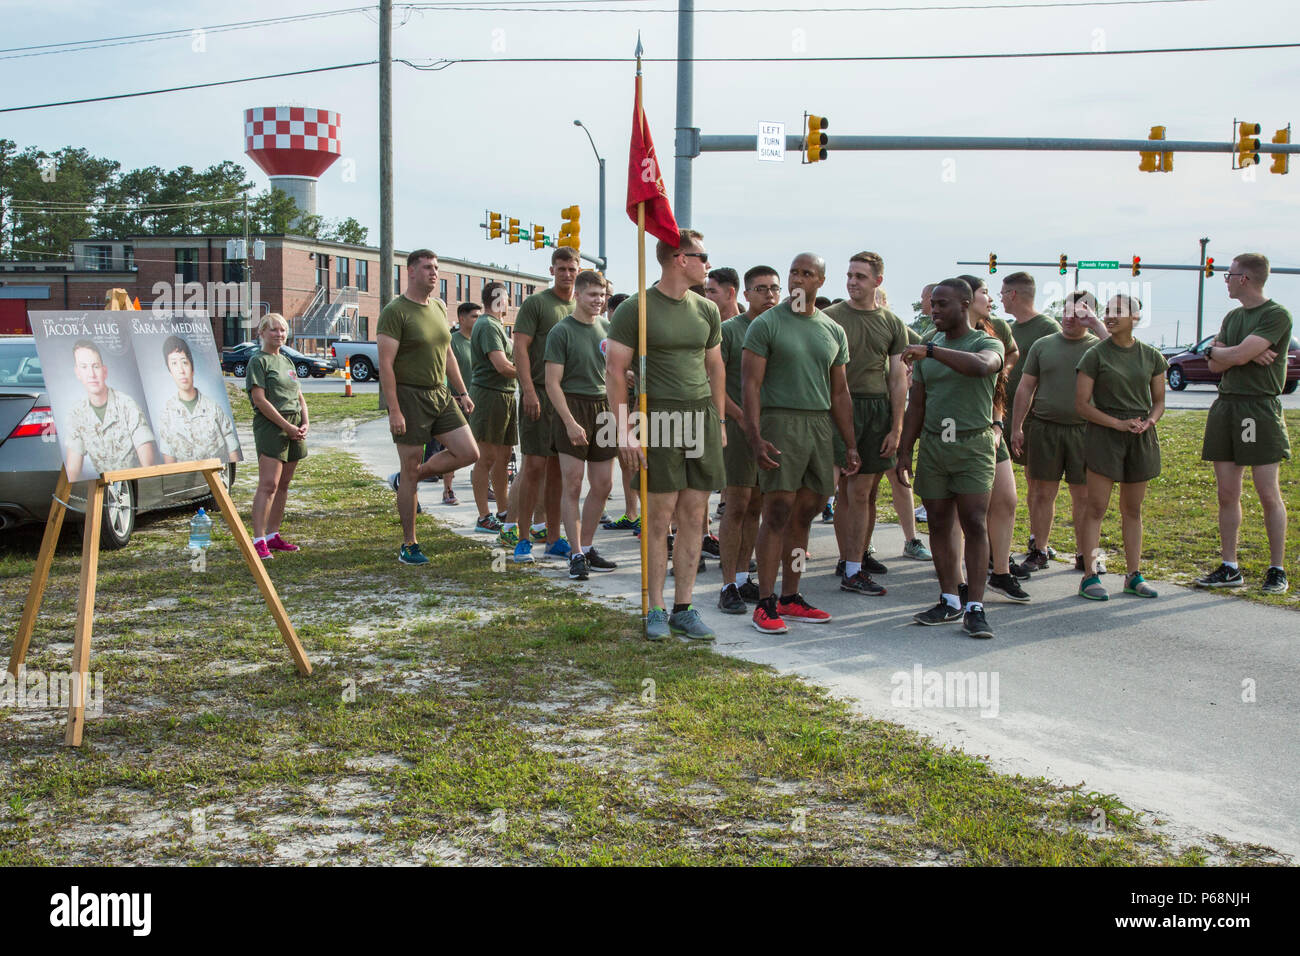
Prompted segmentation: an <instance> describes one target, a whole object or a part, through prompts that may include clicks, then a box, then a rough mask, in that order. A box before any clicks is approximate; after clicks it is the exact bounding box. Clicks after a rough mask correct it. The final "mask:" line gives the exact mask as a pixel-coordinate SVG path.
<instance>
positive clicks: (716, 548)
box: [700, 534, 722, 558]
mask: <svg viewBox="0 0 1300 956" xmlns="http://www.w3.org/2000/svg"><path fill="white" fill-rule="evenodd" d="M700 553H701V554H711V555H713V556H714V557H715V558H718V557H721V556H722V543H721V542H720V541H719V540H718V536H717V535H716V534H706V535H705V536H704V540H703V541H701V542H700Z"/></svg>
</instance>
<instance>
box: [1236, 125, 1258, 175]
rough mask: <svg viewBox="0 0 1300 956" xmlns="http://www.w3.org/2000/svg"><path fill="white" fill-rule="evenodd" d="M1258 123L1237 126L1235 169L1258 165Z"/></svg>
mask: <svg viewBox="0 0 1300 956" xmlns="http://www.w3.org/2000/svg"><path fill="white" fill-rule="evenodd" d="M1258 135H1259V124H1258V123H1238V124H1237V165H1236V166H1235V167H1234V168H1235V169H1241V168H1243V167H1246V166H1255V165H1257V164H1258V163H1259V140H1258V139H1256V138H1255V137H1257V136H1258Z"/></svg>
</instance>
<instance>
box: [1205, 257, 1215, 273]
mask: <svg viewBox="0 0 1300 956" xmlns="http://www.w3.org/2000/svg"><path fill="white" fill-rule="evenodd" d="M1213 277H1214V257H1213V256H1211V257H1210V258H1208V259H1206V260H1205V278H1207V279H1211V278H1213Z"/></svg>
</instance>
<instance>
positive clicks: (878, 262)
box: [849, 252, 885, 278]
mask: <svg viewBox="0 0 1300 956" xmlns="http://www.w3.org/2000/svg"><path fill="white" fill-rule="evenodd" d="M849 262H865V263H866V264H867V265H869V266H871V271H872V272H874V273H875V274H876V278H879V277H880V276H883V275H884V274H885V260H884V259H882V258H881V257H880V254H879V253H877V252H855V253H854V254H853V255H851V256H849Z"/></svg>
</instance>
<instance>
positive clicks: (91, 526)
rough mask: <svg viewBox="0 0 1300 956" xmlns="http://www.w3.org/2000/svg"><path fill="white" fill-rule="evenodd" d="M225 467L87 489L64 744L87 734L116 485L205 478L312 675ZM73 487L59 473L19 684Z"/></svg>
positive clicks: (30, 604) (107, 479) (146, 474)
mask: <svg viewBox="0 0 1300 956" xmlns="http://www.w3.org/2000/svg"><path fill="white" fill-rule="evenodd" d="M224 467H225V465H224V464H223V463H222V462H221V461H218V460H217V459H216V458H209V459H206V460H204V461H187V462H177V463H176V464H171V465H149V466H145V467H140V468H123V469H120V470H118V471H108V472H104V474H102V475H101V476H100V477H99V478H96V479H93V480H92V481H90V482H89V483H88V486H87V491H86V525H85V531H84V534H83V536H82V543H81V583H80V586H79V589H78V594H77V632H76V641H75V643H74V644H73V647H72V681H71V684H70V686H71V688H72V702H71V703H70V704H69V705H68V728H67V732H66V733H65V734H64V737H63V742H64V743H65V744H67V745H68V746H69V747H80V746H81V734H82V731H83V730H84V729H85V722H86V721H85V710H86V680H87V677H88V676H89V675H88V673H87V671H88V668H89V666H90V634H91V630H92V628H93V627H94V615H95V581H96V578H97V576H98V573H99V534H100V525H101V523H102V520H103V513H104V488H105V487H106V486H107V485H109V484H111V483H112V482H115V481H135V480H137V479H140V478H156V477H159V476H162V475H180V474H186V473H189V472H195V471H198V472H202V473H203V477H204V478H206V479H207V482H208V487H209V488H210V489H211V490H212V497H213V499H214V500H215V501H216V502H217V505H218V507H219V508H220V510H221V513H222V514H223V515H225V518H226V524H227V526H228V527H229V528H230V530H231V532H232V533H233V534H234V536H235V541H236V542H238V544H239V550H240V551H242V552H243V553H244V560H245V561H246V562H248V569H249V570H250V571H251V572H252V574H253V580H254V581H256V582H257V587H258V590H260V591H261V592H262V597H263V598H265V599H266V604H267V607H269V608H270V609H271V615H272V616H273V617H274V618H275V623H276V624H277V625H279V628H280V635H281V636H282V637H283V638H284V642H285V644H287V645H288V646H289V653H290V655H292V657H293V661H294V664H296V665H297V667H298V673H300V674H302V675H303V676H307V675H309V674H311V662H310V661H309V660H307V655H306V654H305V653H304V652H303V649H302V644H300V643H299V642H298V634H297V632H295V631H294V629H293V624H292V623H290V621H289V615H288V614H287V613H285V610H284V605H283V604H281V603H280V596H279V595H278V594H277V593H276V591H275V585H274V584H272V583H271V578H270V576H269V575H268V574H267V573H266V568H265V567H263V566H262V559H261V558H259V557H258V556H257V552H255V551H254V550H253V540H252V538H250V537H249V536H248V529H246V528H245V527H244V523H243V522H242V521H240V520H239V514H238V512H236V511H235V504H234V502H233V501H231V500H230V492H228V491H227V490H226V486H225V484H224V483H223V482H222V480H221V470H222V469H223V468H224ZM71 487H72V485H71V483H70V482H69V481H68V472H67V469H66V468H65V469H60V471H59V483H58V487H57V488H56V489H55V491H54V503H53V505H52V506H51V507H50V516H49V518H48V519H47V520H46V522H45V537H44V538H43V539H42V540H41V550H40V553H39V554H38V555H37V558H36V570H35V571H33V572H32V584H31V587H30V588H29V589H28V591H27V603H26V605H24V607H23V617H22V622H21V623H20V624H19V625H18V636H17V638H15V640H14V647H13V652H12V653H11V654H10V656H9V673H10V674H12V675H13V676H14V678H15V679H16V678H17V677H18V671H19V669H20V668H21V667H22V666H23V661H24V660H25V659H26V657H27V647H28V645H29V644H30V643H31V639H32V631H33V630H34V629H35V627H36V613H37V611H39V610H40V607H41V599H42V598H43V597H44V595H45V582H46V580H47V579H48V578H49V574H50V565H51V564H53V562H54V548H55V546H56V545H57V544H58V541H59V532H60V530H62V528H63V517H64V515H65V514H66V513H67V511H68V504H67V499H68V492H69V491H70V489H71Z"/></svg>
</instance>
